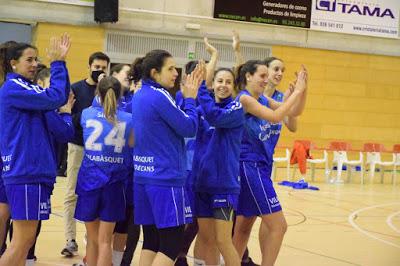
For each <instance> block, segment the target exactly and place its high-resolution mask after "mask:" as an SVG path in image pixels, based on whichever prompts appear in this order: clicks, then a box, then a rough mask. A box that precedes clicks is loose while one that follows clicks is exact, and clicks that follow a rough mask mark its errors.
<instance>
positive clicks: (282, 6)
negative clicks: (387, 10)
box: [214, 0, 400, 28]
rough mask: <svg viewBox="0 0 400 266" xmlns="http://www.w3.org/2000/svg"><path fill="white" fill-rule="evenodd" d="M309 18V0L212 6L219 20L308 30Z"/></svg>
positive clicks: (218, 0) (231, 0)
mask: <svg viewBox="0 0 400 266" xmlns="http://www.w3.org/2000/svg"><path fill="white" fill-rule="evenodd" d="M399 1H400V0H399ZM310 17H311V0H269V1H265V0H215V6H214V18H219V19H230V20H239V21H248V22H256V23H266V24H274V25H281V26H293V27H301V28H309V27H310Z"/></svg>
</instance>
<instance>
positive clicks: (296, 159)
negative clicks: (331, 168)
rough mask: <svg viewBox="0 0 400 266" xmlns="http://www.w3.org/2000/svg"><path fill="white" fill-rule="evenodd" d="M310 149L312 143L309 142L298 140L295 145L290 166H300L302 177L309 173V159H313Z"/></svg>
mask: <svg viewBox="0 0 400 266" xmlns="http://www.w3.org/2000/svg"><path fill="white" fill-rule="evenodd" d="M310 147H311V142H310V141H307V140H296V141H295V142H294V145H293V150H292V155H291V157H290V164H292V165H293V164H296V163H297V164H299V170H300V173H301V174H302V175H305V174H306V172H307V159H312V157H311V155H310Z"/></svg>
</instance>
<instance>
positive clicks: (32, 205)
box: [5, 183, 53, 221]
mask: <svg viewBox="0 0 400 266" xmlns="http://www.w3.org/2000/svg"><path fill="white" fill-rule="evenodd" d="M5 188H6V194H7V199H8V205H9V208H10V213H11V219H13V220H34V221H39V220H48V219H49V216H50V213H51V204H50V195H51V192H52V190H53V188H52V186H50V185H48V184H43V183H40V184H13V185H5Z"/></svg>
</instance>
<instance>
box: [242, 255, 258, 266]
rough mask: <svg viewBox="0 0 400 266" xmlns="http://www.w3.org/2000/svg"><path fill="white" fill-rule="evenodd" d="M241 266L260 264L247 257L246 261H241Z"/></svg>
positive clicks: (256, 265)
mask: <svg viewBox="0 0 400 266" xmlns="http://www.w3.org/2000/svg"><path fill="white" fill-rule="evenodd" d="M242 266H260V264H256V263H254V261H253V260H252V259H251V258H250V257H249V258H248V260H247V262H243V261H242Z"/></svg>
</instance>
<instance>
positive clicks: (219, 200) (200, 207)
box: [195, 192, 239, 218]
mask: <svg viewBox="0 0 400 266" xmlns="http://www.w3.org/2000/svg"><path fill="white" fill-rule="evenodd" d="M238 198H239V195H237V194H210V193H205V192H196V200H195V202H196V211H197V217H199V218H208V217H210V218H213V217H214V212H213V210H214V209H218V208H232V209H233V210H236V209H237V205H238Z"/></svg>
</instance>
